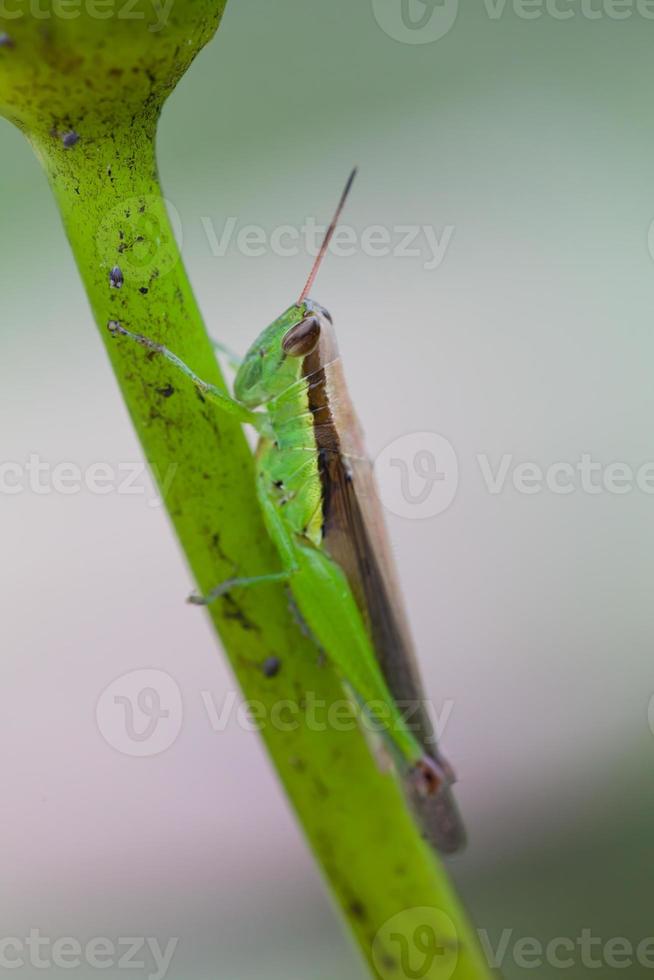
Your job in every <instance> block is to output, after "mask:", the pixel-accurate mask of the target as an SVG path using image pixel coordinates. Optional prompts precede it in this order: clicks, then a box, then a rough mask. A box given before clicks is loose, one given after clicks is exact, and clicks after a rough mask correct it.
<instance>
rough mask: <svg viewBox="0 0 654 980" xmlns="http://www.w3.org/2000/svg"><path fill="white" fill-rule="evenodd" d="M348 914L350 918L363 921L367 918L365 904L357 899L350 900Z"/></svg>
mask: <svg viewBox="0 0 654 980" xmlns="http://www.w3.org/2000/svg"><path fill="white" fill-rule="evenodd" d="M350 914H351V916H352V918H354V919H358V920H359V922H364V921H365V920H366V919H367V918H368V915H367V913H366V908H365V905H364V904H363V902H359V901H358V900H357V899H355V900H354V901H353V902H350Z"/></svg>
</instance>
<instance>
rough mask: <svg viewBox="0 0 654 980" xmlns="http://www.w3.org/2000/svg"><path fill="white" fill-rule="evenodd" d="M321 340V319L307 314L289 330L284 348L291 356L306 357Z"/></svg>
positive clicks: (283, 344)
mask: <svg viewBox="0 0 654 980" xmlns="http://www.w3.org/2000/svg"><path fill="white" fill-rule="evenodd" d="M319 340H320V320H319V319H318V317H315V316H307V317H305V318H304V320H300V322H299V323H296V324H295V326H294V327H291V329H290V330H289V331H288V333H287V334H286V336H285V337H284V340H283V341H282V349H283V351H284V353H285V354H288V356H289V357H306V355H307V354H310V353H311V351H312V350H315V348H316V345H317V343H318V341H319Z"/></svg>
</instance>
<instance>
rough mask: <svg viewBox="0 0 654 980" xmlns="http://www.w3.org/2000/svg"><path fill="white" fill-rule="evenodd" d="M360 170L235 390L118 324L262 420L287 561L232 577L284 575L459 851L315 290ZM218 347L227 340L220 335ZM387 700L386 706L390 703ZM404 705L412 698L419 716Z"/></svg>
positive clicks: (427, 824)
mask: <svg viewBox="0 0 654 980" xmlns="http://www.w3.org/2000/svg"><path fill="white" fill-rule="evenodd" d="M355 173H356V170H354V171H352V174H351V175H350V178H349V180H348V182H347V185H346V187H345V190H344V191H343V194H342V195H341V199H340V201H339V204H338V207H337V209H336V212H335V214H334V217H333V219H332V221H331V223H330V225H329V228H328V229H327V232H326V234H325V238H324V240H323V242H322V245H321V247H320V251H319V254H318V256H317V258H316V260H315V263H314V265H313V268H312V270H311V273H310V275H309V278H308V280H307V282H306V285H305V287H304V289H303V290H302V293H301V294H300V297H299V299H298V300H297V302H295V303H293V305H292V306H290V307H289V308H288V309H287V310H285V312H284V313H282V314H281V316H279V317H278V318H277V319H276V320H275V321H274V322H273V323H272V324H271V325H270V326H269V327H267V328H266V329H265V330H264V331H263V333H261V334H260V336H259V337H258V338H257V339H256V340H255V342H254V343H253V344H252V346H251V347H250V349H249V350H248V352H247V354H246V355H245V357H244V359H243V361H242V362H241V363H240V366H239V367H238V369H237V373H236V376H235V379H234V386H233V390H234V397H230V395H228V394H227V393H226V392H224V391H223V390H221V389H220V388H217V387H215V386H214V385H211V384H208V383H207V382H205V381H203V380H202V379H201V378H199V377H198V376H197V375H196V374H195V373H194V372H193V371H192V370H191V368H190V367H188V366H187V365H186V364H185V363H184V362H183V361H181V360H180V359H179V358H178V357H177V356H176V355H175V354H174V353H173V352H172V351H170V350H168V349H167V348H165V347H164V346H162V345H160V344H157V343H155V342H154V341H153V340H151V339H149V338H148V337H145V336H143V335H142V334H136V333H132V332H131V331H129V330H127V329H126V328H125V327H123V326H122V325H121V324H120V323H118V322H117V321H111V322H110V323H109V324H108V327H109V330H110V331H111V332H112V333H113V334H114V335H118V336H123V337H126V338H130V339H131V340H134V341H137V342H138V343H140V344H141V345H143V346H144V347H146V348H148V349H149V350H150V351H154V352H157V353H159V354H161V355H162V356H163V357H165V358H167V360H168V361H169V362H171V363H172V364H173V365H174V366H175V367H176V368H177V369H179V370H180V371H181V372H183V373H184V374H185V375H186V376H187V377H188V378H189V379H190V381H191V382H192V383H193V384H194V385H195V387H196V389H197V390H198V391H199V392H200V393H201V394H202V395H203V396H204V397H205V398H207V399H208V400H210V401H212V402H213V403H214V404H215V405H216V406H217V407H218V409H219V410H221V411H223V412H226V413H228V414H229V415H231V416H233V417H235V418H236V419H238V420H239V421H241V422H244V423H249V424H250V425H252V426H254V428H255V429H256V430H257V432H258V435H259V442H258V447H257V451H256V474H257V475H256V481H257V495H258V499H259V502H260V504H261V510H262V514H263V519H264V523H265V526H266V529H267V532H268V534H269V535H270V538H271V539H272V541H273V543H274V545H275V547H276V550H277V552H278V554H279V558H280V562H281V571H271V572H270V573H269V574H266V575H260V576H257V577H255V578H246V577H243V578H238V577H235V578H232V579H229V580H227V581H225V582H222V583H221V584H220V585H218V586H216V588H214V589H213V590H212V591H211V592H210V593H209V595H207V596H193V597H191V601H192V602H195V603H197V604H207V603H210V602H215V601H217V600H218V599H219V598H220V597H221V596H224V595H226V594H227V593H228V592H230V591H231V590H233V589H237V588H249V587H253V586H256V585H258V584H261V583H265V582H285V583H287V585H288V588H289V590H290V593H291V598H292V601H293V604H294V606H295V607H296V609H297V611H299V614H300V617H301V620H302V622H303V623H304V624H305V625H306V627H307V628H308V630H309V631H310V633H311V634H312V635H313V637H314V639H315V640H316V641H317V643H318V645H319V647H320V648H321V649H322V651H323V652H324V654H325V655H326V657H327V659H328V660H329V662H330V663H331V665H332V667H333V668H334V669H335V670H336V672H337V673H338V675H339V677H340V679H341V681H342V683H343V685H344V687H345V688H346V690H347V692H348V694H349V695H350V696H351V697H352V698H353V700H354V702H355V704H357V705H358V706H359V708H360V710H361V711H362V712H363V714H364V716H367V718H366V720H370V721H372V722H373V723H375V724H376V730H379V729H381V730H382V740H383V742H384V744H385V745H386V747H387V749H388V750H389V754H390V756H391V758H392V759H393V761H394V763H395V767H396V770H397V771H398V773H399V775H400V777H401V779H402V782H403V785H404V788H405V792H406V795H407V797H408V800H409V803H410V805H411V807H412V809H413V811H414V813H415V815H416V816H417V818H418V821H419V823H420V825H421V827H422V832H423V834H424V836H425V837H426V839H428V840H429V841H430V843H432V845H433V846H435V847H437V848H438V849H439V850H441V851H443V852H446V853H450V852H453V851H455V850H458V849H459V848H460V847H461V846H462V844H463V842H464V830H463V826H462V823H461V820H460V817H459V814H458V811H457V808H456V804H455V802H454V799H453V796H452V792H451V784H452V782H453V781H454V775H453V772H452V770H451V768H450V766H449V765H448V763H447V762H446V761H445V760H444V759H443V757H442V756H441V754H440V753H439V751H438V749H437V747H436V740H435V737H434V731H433V727H432V724H431V720H430V717H429V714H428V712H427V710H426V703H427V702H426V698H425V695H424V692H423V688H422V684H421V680H420V675H419V672H418V668H417V663H416V658H415V654H414V650H413V644H412V641H411V635H410V632H409V627H408V623H407V620H406V616H405V612H404V608H403V603H402V599H401V594H400V591H399V587H398V584H397V581H396V575H395V571H394V568H393V562H392V559H391V551H390V547H389V542H388V538H387V534H386V530H385V526H384V520H383V514H382V510H381V503H380V500H379V496H378V493H377V490H376V487H375V483H374V477H373V471H372V467H371V464H370V461H369V459H368V457H367V456H366V453H365V449H364V443H363V437H362V433H361V428H360V426H359V423H358V421H357V417H356V414H355V412H354V409H353V406H352V402H351V400H350V397H349V394H348V391H347V388H346V385H345V380H344V376H343V369H342V364H341V359H340V357H339V354H338V348H337V345H336V336H335V332H334V327H333V323H332V318H331V316H330V314H329V313H328V312H327V310H326V309H324V307H322V306H320V305H319V304H318V303H316V302H314V301H312V300H310V299H309V298H308V294H309V291H310V289H311V287H312V286H313V282H314V279H315V276H316V273H317V271H318V268H319V266H320V263H321V261H322V259H323V257H324V255H325V253H326V252H327V249H328V246H329V242H330V240H331V237H332V235H333V233H334V230H335V228H336V226H337V223H338V220H339V218H340V215H341V212H342V210H343V206H344V204H345V201H346V198H347V196H348V193H349V191H350V187H351V185H352V181H353V180H354V176H355ZM217 346H218V347H220V345H217ZM380 705H381V706H383V708H384V710H383V711H381V710H380ZM400 706H409V707H410V709H411V715H412V719H411V723H409V719H408V718H407V717H405V715H404V714H403V712H402V711H401V708H400Z"/></svg>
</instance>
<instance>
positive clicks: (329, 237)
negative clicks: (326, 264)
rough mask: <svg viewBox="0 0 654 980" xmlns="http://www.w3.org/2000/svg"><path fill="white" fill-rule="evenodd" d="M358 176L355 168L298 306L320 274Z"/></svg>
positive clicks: (348, 179)
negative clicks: (322, 263) (321, 266)
mask: <svg viewBox="0 0 654 980" xmlns="http://www.w3.org/2000/svg"><path fill="white" fill-rule="evenodd" d="M356 175H357V167H355V168H354V170H353V171H352V173H351V174H350V176H349V177H348V178H347V184H346V185H345V189H344V190H343V193H342V194H341V199H340V201H339V202H338V207H337V208H336V211H335V213H334V217H333V218H332V220H331V224H330V226H329V228H328V229H327V231H326V233H325V237H324V238H323V242H322V245H321V246H320V251H319V252H318V255H317V256H316V261H315V262H314V263H313V268H312V269H311V272H310V273H309V278H308V279H307V281H306V283H305V286H304V289H303V290H302V292H301V293H300V298H299V300H298V301H297V305H298V306H299V305H300V304H301V303H304V301H305V299H306V298H307V296H308V295H309V290H310V289H311V287H312V286H313V283H314V280H315V278H316V276H317V274H318V269H319V268H320V263H321V262H322V260H323V259H324V257H325V253H326V251H327V249H328V248H329V243H330V242H331V240H332V235H333V234H334V232H335V231H336V226H337V225H338V219H339V218H340V216H341V212H342V210H343V208H344V207H345V202H346V201H347V196H348V194H349V193H350V188H351V187H352V184H353V183H354V178H355V177H356Z"/></svg>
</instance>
